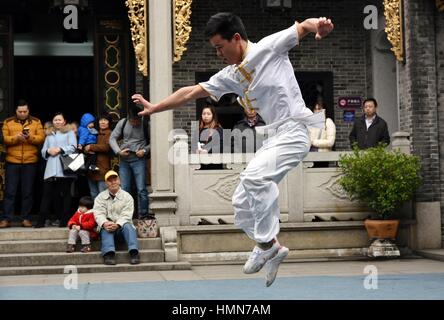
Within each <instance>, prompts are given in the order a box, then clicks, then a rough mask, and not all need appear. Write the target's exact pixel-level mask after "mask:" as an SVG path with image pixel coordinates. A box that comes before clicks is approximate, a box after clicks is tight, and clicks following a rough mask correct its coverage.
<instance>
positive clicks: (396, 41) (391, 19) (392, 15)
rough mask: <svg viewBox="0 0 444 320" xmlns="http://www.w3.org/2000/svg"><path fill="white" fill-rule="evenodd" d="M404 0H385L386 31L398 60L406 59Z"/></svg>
mask: <svg viewBox="0 0 444 320" xmlns="http://www.w3.org/2000/svg"><path fill="white" fill-rule="evenodd" d="M402 14H403V13H402V0H384V15H385V21H386V27H385V32H386V33H387V39H388V40H389V41H390V43H391V44H392V48H391V50H392V51H393V53H394V54H395V57H396V59H397V60H398V61H401V62H402V61H404V48H403V26H402V22H403V19H402Z"/></svg>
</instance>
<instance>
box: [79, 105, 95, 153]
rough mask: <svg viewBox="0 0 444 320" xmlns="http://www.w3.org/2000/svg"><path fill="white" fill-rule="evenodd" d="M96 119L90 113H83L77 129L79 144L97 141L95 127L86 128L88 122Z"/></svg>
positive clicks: (84, 144)
mask: <svg viewBox="0 0 444 320" xmlns="http://www.w3.org/2000/svg"><path fill="white" fill-rule="evenodd" d="M95 120H96V119H95V118H94V116H93V115H92V114H91V113H85V114H84V115H83V116H82V119H80V126H79V129H78V132H79V144H81V145H82V146H86V145H87V144H96V143H97V134H98V131H97V130H96V129H90V128H88V124H90V123H91V122H94V121H95Z"/></svg>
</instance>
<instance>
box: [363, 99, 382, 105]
mask: <svg viewBox="0 0 444 320" xmlns="http://www.w3.org/2000/svg"><path fill="white" fill-rule="evenodd" d="M366 102H373V103H374V104H375V107H377V106H378V103H377V102H376V99H375V98H367V99H365V100H364V102H363V103H362V106H364V105H365V103H366Z"/></svg>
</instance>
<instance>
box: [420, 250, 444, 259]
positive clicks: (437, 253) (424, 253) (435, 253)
mask: <svg viewBox="0 0 444 320" xmlns="http://www.w3.org/2000/svg"><path fill="white" fill-rule="evenodd" d="M414 253H415V254H417V255H419V256H421V257H424V258H427V259H432V260H438V261H444V249H422V250H415V251H414Z"/></svg>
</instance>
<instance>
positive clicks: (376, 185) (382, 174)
mask: <svg viewBox="0 0 444 320" xmlns="http://www.w3.org/2000/svg"><path fill="white" fill-rule="evenodd" d="M339 165H340V167H341V169H342V172H343V176H342V177H341V178H340V179H339V184H340V185H341V186H342V188H343V189H344V191H345V192H346V193H347V194H348V195H349V196H350V197H351V198H352V199H357V200H360V201H362V202H363V203H365V204H367V206H368V207H370V208H371V209H373V210H374V211H375V212H376V215H377V219H367V220H365V228H366V230H367V233H368V235H369V238H370V239H376V241H374V242H373V244H372V246H373V247H372V246H370V250H369V254H370V255H372V254H371V253H372V252H373V249H374V246H381V245H387V246H389V245H390V244H391V242H390V240H395V239H396V235H397V231H398V226H399V220H396V219H392V218H393V214H394V213H395V211H396V210H399V208H400V206H401V205H402V204H403V203H404V202H406V201H408V200H410V199H411V198H412V197H413V195H414V193H415V191H416V190H417V188H418V187H419V185H420V181H421V178H420V169H421V164H420V160H419V158H418V157H417V156H414V155H409V154H405V153H402V152H400V151H399V150H396V151H392V150H387V149H386V147H385V145H382V144H381V145H379V146H378V147H375V148H370V149H367V150H359V149H358V148H357V147H355V148H354V149H353V153H351V154H347V155H343V156H341V157H340V160H339ZM381 239H384V240H381ZM395 248H396V247H395ZM396 250H397V248H396ZM378 255H399V251H397V253H396V252H395V253H393V254H388V253H387V254H383V253H381V254H378ZM373 256H374V255H373Z"/></svg>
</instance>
